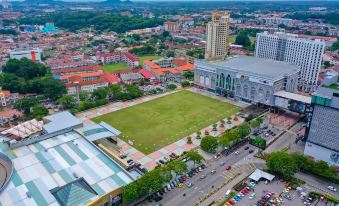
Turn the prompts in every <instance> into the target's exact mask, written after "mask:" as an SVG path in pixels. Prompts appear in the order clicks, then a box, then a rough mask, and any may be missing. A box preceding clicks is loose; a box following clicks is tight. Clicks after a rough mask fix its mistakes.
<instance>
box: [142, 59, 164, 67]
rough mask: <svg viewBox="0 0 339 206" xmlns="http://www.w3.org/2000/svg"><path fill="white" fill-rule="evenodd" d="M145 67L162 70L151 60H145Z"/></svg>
mask: <svg viewBox="0 0 339 206" xmlns="http://www.w3.org/2000/svg"><path fill="white" fill-rule="evenodd" d="M144 65H147V66H149V67H150V68H152V69H160V68H161V67H160V66H159V65H157V64H156V63H154V62H152V61H151V60H145V61H144Z"/></svg>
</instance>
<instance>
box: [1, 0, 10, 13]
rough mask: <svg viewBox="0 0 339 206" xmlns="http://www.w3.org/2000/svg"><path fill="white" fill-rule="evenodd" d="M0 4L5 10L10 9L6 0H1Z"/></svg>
mask: <svg viewBox="0 0 339 206" xmlns="http://www.w3.org/2000/svg"><path fill="white" fill-rule="evenodd" d="M1 5H2V7H3V9H4V10H5V11H6V10H9V9H10V4H9V2H8V0H1Z"/></svg>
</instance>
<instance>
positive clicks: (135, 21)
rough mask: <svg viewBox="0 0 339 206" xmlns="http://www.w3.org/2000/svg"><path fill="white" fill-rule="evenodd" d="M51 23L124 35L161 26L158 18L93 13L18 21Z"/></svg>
mask: <svg viewBox="0 0 339 206" xmlns="http://www.w3.org/2000/svg"><path fill="white" fill-rule="evenodd" d="M47 22H53V23H54V24H55V25H56V26H57V27H60V28H63V29H66V30H69V31H77V30H80V29H85V28H90V27H92V28H94V29H95V30H97V31H114V32H117V33H124V32H126V31H128V30H132V29H142V28H146V27H154V26H157V25H161V24H163V22H164V20H162V19H158V18H143V17H141V16H132V17H128V16H122V15H119V14H111V13H110V14H109V13H100V12H99V13H94V12H59V13H55V14H49V15H44V16H32V17H26V18H21V19H19V23H20V24H45V23H47Z"/></svg>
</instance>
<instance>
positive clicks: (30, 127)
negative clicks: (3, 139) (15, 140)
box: [1, 119, 43, 138]
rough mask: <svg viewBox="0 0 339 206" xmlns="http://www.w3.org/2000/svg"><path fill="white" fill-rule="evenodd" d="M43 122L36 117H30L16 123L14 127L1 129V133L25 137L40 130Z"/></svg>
mask: <svg viewBox="0 0 339 206" xmlns="http://www.w3.org/2000/svg"><path fill="white" fill-rule="evenodd" d="M42 126H43V122H42V121H38V120H36V119H32V120H29V121H26V122H23V123H21V124H18V125H17V126H15V127H12V128H10V129H8V130H5V131H3V132H2V133H1V134H3V135H6V134H12V135H15V136H17V137H21V138H26V137H28V136H30V135H32V134H35V133H37V132H40V131H41V130H42Z"/></svg>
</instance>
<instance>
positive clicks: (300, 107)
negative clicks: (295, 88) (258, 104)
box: [274, 96, 306, 113]
mask: <svg viewBox="0 0 339 206" xmlns="http://www.w3.org/2000/svg"><path fill="white" fill-rule="evenodd" d="M274 105H275V106H277V107H280V108H283V109H287V110H290V111H292V112H298V113H305V112H306V104H305V103H303V102H298V101H295V100H292V99H286V98H283V97H278V96H276V97H275V100H274Z"/></svg>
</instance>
